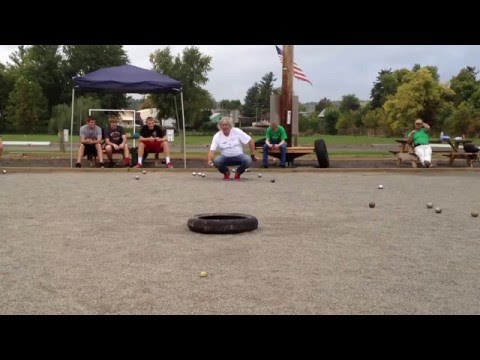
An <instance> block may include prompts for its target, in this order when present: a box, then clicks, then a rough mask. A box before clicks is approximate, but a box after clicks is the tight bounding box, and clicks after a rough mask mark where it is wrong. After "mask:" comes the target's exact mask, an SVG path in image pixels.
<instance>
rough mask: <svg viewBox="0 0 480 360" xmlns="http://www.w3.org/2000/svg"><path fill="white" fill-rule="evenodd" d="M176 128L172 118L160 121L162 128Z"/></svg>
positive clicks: (175, 122)
mask: <svg viewBox="0 0 480 360" xmlns="http://www.w3.org/2000/svg"><path fill="white" fill-rule="evenodd" d="M176 126H177V120H175V119H174V118H172V117H169V118H168V119H162V127H164V128H170V129H174V128H175V127H176Z"/></svg>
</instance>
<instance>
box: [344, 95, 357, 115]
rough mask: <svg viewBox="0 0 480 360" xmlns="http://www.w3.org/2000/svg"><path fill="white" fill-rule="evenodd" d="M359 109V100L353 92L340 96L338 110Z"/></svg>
mask: <svg viewBox="0 0 480 360" xmlns="http://www.w3.org/2000/svg"><path fill="white" fill-rule="evenodd" d="M358 109H360V100H359V99H358V97H356V96H355V95H354V94H348V95H344V96H342V101H341V102H340V112H348V111H356V110H358Z"/></svg>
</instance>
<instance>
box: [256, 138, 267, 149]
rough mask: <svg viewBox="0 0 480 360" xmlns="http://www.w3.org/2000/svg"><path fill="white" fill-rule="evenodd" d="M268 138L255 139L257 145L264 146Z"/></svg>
mask: <svg viewBox="0 0 480 360" xmlns="http://www.w3.org/2000/svg"><path fill="white" fill-rule="evenodd" d="M265 140H266V138H263V139H260V140H257V141H255V147H263V145H265Z"/></svg>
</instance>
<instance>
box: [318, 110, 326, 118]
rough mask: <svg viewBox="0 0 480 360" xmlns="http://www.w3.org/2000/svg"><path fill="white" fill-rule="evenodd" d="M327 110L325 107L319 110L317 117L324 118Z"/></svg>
mask: <svg viewBox="0 0 480 360" xmlns="http://www.w3.org/2000/svg"><path fill="white" fill-rule="evenodd" d="M326 111H327V109H323V110H322V111H320V114H318V116H317V117H319V118H324V117H325V112H326Z"/></svg>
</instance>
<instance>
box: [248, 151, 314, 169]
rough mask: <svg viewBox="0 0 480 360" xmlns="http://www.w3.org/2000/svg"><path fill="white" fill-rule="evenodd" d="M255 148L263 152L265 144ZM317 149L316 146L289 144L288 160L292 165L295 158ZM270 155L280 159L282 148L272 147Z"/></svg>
mask: <svg viewBox="0 0 480 360" xmlns="http://www.w3.org/2000/svg"><path fill="white" fill-rule="evenodd" d="M255 150H259V151H262V153H263V146H257V147H256V148H255ZM314 151H315V148H314V147H313V146H290V147H288V146H287V158H286V162H287V164H289V165H290V166H292V165H293V161H294V159H295V158H297V157H300V156H303V155H307V154H311V153H313V152H314ZM268 155H269V156H272V157H274V158H277V159H280V149H270V150H269V151H268Z"/></svg>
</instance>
